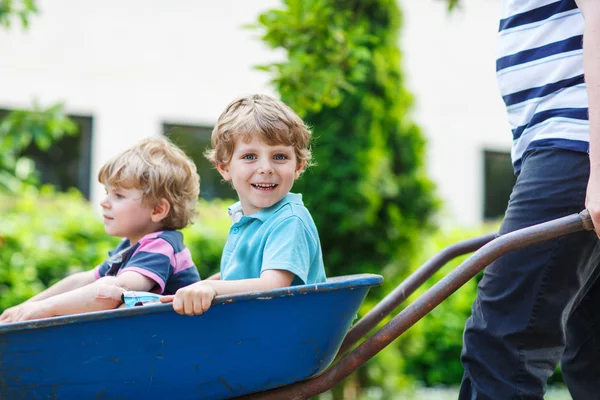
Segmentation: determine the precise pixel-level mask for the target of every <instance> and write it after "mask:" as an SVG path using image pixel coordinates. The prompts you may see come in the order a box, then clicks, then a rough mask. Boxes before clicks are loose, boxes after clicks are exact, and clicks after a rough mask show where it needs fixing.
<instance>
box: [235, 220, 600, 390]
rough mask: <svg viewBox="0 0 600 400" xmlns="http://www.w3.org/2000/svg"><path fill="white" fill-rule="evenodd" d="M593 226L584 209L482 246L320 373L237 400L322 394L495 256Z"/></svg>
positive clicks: (436, 304)
mask: <svg viewBox="0 0 600 400" xmlns="http://www.w3.org/2000/svg"><path fill="white" fill-rule="evenodd" d="M593 229H594V226H593V223H592V221H591V218H590V216H589V214H588V212H587V211H585V210H584V211H582V212H581V213H579V214H573V215H570V216H567V217H563V218H559V219H556V220H553V221H548V222H544V223H541V224H538V225H534V226H530V227H528V228H524V229H520V230H517V231H514V232H510V233H507V234H506V235H502V236H500V237H498V238H496V239H494V240H492V241H491V242H489V243H487V244H486V245H484V246H483V247H481V248H480V249H479V250H478V251H476V252H475V253H474V254H473V255H471V256H470V257H469V258H468V259H467V260H465V261H464V262H463V263H462V264H461V265H459V266H458V267H456V268H455V269H454V270H452V271H451V272H450V273H449V274H448V275H446V276H445V277H444V278H442V279H440V281H438V282H437V283H436V284H435V285H433V286H432V287H431V288H430V289H429V290H427V291H426V292H425V293H423V295H421V296H420V297H419V298H418V299H417V300H415V301H414V302H413V303H412V304H410V305H409V306H407V307H406V308H405V309H404V310H402V311H401V312H400V313H399V314H398V315H396V316H395V317H394V318H393V319H392V320H391V321H390V322H388V323H387V324H386V325H384V326H383V327H381V328H380V329H379V330H377V331H376V332H375V333H374V334H373V335H372V336H371V337H370V338H368V339H367V340H365V341H364V342H363V343H361V344H360V345H359V346H357V347H356V348H355V349H354V350H352V351H351V352H350V353H348V354H347V355H346V356H345V357H344V358H342V359H341V360H340V361H339V362H338V363H336V364H335V365H334V366H333V367H331V368H329V369H327V370H326V371H325V372H323V373H322V374H321V375H318V376H316V377H313V378H310V379H308V380H305V381H302V382H298V383H294V384H291V385H288V386H284V387H281V388H277V389H273V390H270V391H267V392H262V393H256V394H253V395H248V396H244V397H240V399H261V400H279V399H289V400H304V399H307V398H309V397H311V396H315V395H317V394H320V393H323V392H325V391H327V390H329V389H330V388H332V387H333V386H335V385H336V384H337V383H338V382H340V381H341V380H343V379H345V378H346V377H348V375H350V374H351V373H352V372H354V371H355V370H356V369H358V368H359V367H360V366H361V365H363V364H364V363H365V362H367V361H368V360H370V359H371V358H372V357H373V356H375V355H376V354H377V353H379V352H380V351H381V350H382V349H383V348H384V347H386V346H387V345H389V344H390V343H391V342H392V341H394V340H395V339H396V338H397V337H398V336H400V335H401V334H402V333H404V332H405V331H406V330H407V329H408V328H410V327H411V326H413V325H414V324H415V323H416V322H418V321H419V320H420V319H421V318H423V317H424V316H425V315H426V314H427V313H429V312H430V311H431V310H433V309H434V308H435V307H437V306H438V305H439V304H440V303H441V302H442V301H443V300H445V299H446V298H448V297H449V296H450V295H451V294H452V293H454V292H455V291H456V290H458V288H460V287H461V286H462V285H464V284H465V283H466V282H468V281H469V280H470V279H471V278H473V277H474V276H475V275H477V273H479V272H480V271H481V270H483V269H484V268H485V267H486V266H487V265H489V264H490V263H491V262H492V261H494V260H496V259H497V258H498V257H500V256H502V255H503V254H506V253H508V252H509V251H512V250H517V249H522V248H524V247H528V246H531V245H534V244H537V243H541V242H544V241H547V240H551V239H555V238H557V237H560V236H564V235H568V234H571V233H575V232H580V231H583V230H587V231H590V230H593Z"/></svg>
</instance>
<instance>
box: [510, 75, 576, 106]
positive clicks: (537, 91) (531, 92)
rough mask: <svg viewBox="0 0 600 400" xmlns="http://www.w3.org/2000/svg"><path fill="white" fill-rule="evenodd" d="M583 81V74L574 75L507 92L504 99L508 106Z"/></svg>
mask: <svg viewBox="0 0 600 400" xmlns="http://www.w3.org/2000/svg"><path fill="white" fill-rule="evenodd" d="M582 83H584V79H583V74H582V75H577V76H574V77H572V78H568V79H563V80H561V81H558V82H554V83H548V84H546V85H544V86H538V87H535V88H531V89H527V90H521V91H520V92H515V93H511V94H507V95H505V96H502V99H503V100H504V102H505V103H506V105H507V106H512V105H514V104H518V103H522V102H524V101H527V100H531V99H535V98H538V97H544V96H547V95H549V94H551V93H555V92H558V91H559V90H562V89H565V88H568V87H572V86H577V85H580V84H582Z"/></svg>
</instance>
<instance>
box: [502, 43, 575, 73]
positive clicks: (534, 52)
mask: <svg viewBox="0 0 600 400" xmlns="http://www.w3.org/2000/svg"><path fill="white" fill-rule="evenodd" d="M582 48H583V35H577V36H573V37H570V38H568V39H565V40H561V41H558V42H554V43H549V44H547V45H544V46H540V47H536V48H533V49H529V50H524V51H520V52H518V53H515V54H511V55H508V56H505V57H501V58H499V59H498V60H496V72H498V71H500V70H503V69H505V68H509V67H512V66H515V65H520V64H525V63H528V62H531V61H535V60H540V59H542V58H546V57H550V56H553V55H556V54H560V53H566V52H569V51H574V50H581V49H582Z"/></svg>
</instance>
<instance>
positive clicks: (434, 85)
mask: <svg viewBox="0 0 600 400" xmlns="http://www.w3.org/2000/svg"><path fill="white" fill-rule="evenodd" d="M400 3H401V6H402V8H403V10H404V12H405V31H404V34H403V37H402V43H401V45H402V47H403V49H404V60H403V62H404V63H405V67H406V69H407V78H408V84H409V87H410V88H411V90H412V91H413V93H414V94H415V97H416V105H415V118H416V120H417V122H418V123H419V124H420V125H421V126H422V127H423V129H424V132H425V134H426V135H427V137H428V138H429V155H428V170H429V172H430V174H431V176H432V178H433V179H434V181H435V182H436V183H437V184H438V188H439V192H440V194H441V197H442V198H443V199H444V200H445V201H446V204H447V215H449V216H451V217H452V218H453V219H454V220H455V221H458V222H461V223H475V222H478V221H479V220H480V219H481V214H482V212H481V205H482V169H483V166H482V164H481V156H482V150H483V148H484V147H488V148H493V149H508V147H509V145H510V133H509V132H508V128H507V124H506V122H505V118H504V111H503V109H502V105H501V103H500V99H499V95H498V94H497V89H496V86H495V79H494V50H493V46H494V39H495V32H496V27H497V21H496V16H497V6H498V3H499V0H465V4H464V11H462V12H461V11H458V12H456V13H454V14H452V15H451V16H448V15H447V13H446V10H445V6H444V3H443V2H442V1H439V0H401V1H400ZM278 4H279V2H278V1H277V0H251V1H250V0H247V1H244V0H237V1H236V0H220V1H211V2H208V1H194V0H176V1H168V2H167V1H160V0H127V1H117V0H102V1H91V0H88V1H77V0H40V1H39V8H40V10H41V15H39V16H36V17H34V18H32V20H31V27H30V28H29V29H28V30H27V31H23V30H22V29H20V28H19V27H13V29H11V30H10V31H5V30H0V55H1V58H0V107H2V108H10V107H26V106H29V105H30V104H31V102H32V100H33V99H38V100H39V101H40V102H41V103H42V104H43V105H49V104H53V103H55V102H58V101H63V102H65V104H66V106H67V110H68V112H70V113H75V114H83V115H92V116H93V117H94V127H93V128H94V129H93V154H92V164H93V165H92V176H93V177H95V175H96V173H97V171H98V169H99V168H100V166H101V165H102V164H103V163H104V162H105V161H106V159H108V158H109V157H110V156H112V155H113V154H114V153H116V152H117V151H119V150H121V149H122V148H123V147H125V146H127V145H129V144H131V143H134V142H136V141H137V140H138V139H139V138H142V137H145V136H151V135H158V134H160V133H161V132H162V123H163V122H178V123H188V124H194V125H212V124H213V123H214V122H215V121H216V118H217V117H218V114H219V113H220V112H221V111H222V109H223V108H224V106H225V105H226V104H227V103H228V102H229V101H230V100H231V99H233V98H234V97H236V96H239V95H242V94H247V93H252V92H266V93H273V92H272V90H271V89H270V88H269V86H268V76H267V75H266V74H265V73H262V72H258V71H254V70H252V69H251V66H253V65H257V64H262V63H267V62H269V61H272V60H275V59H277V58H278V57H280V56H281V54H276V53H274V52H272V51H271V50H268V49H266V48H265V47H264V46H263V45H262V43H261V42H260V40H259V39H258V33H257V32H252V31H249V30H247V29H244V28H242V25H244V24H247V23H252V22H254V21H255V20H256V16H257V15H258V13H259V12H260V11H263V10H266V9H269V8H272V7H276V6H277V5H278ZM94 183H95V181H94ZM101 193H102V190H101V187H100V186H98V185H97V184H94V185H93V186H92V201H95V202H97V201H98V199H99V196H100V195H101Z"/></svg>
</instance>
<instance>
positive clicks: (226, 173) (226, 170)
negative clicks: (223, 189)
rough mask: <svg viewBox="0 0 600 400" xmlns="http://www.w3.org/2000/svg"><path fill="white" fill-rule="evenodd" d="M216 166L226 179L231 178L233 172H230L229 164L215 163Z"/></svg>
mask: <svg viewBox="0 0 600 400" xmlns="http://www.w3.org/2000/svg"><path fill="white" fill-rule="evenodd" d="M215 166H216V167H217V171H219V173H220V174H221V176H222V177H223V179H225V180H226V181H230V180H231V174H230V173H229V164H220V163H215Z"/></svg>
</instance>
